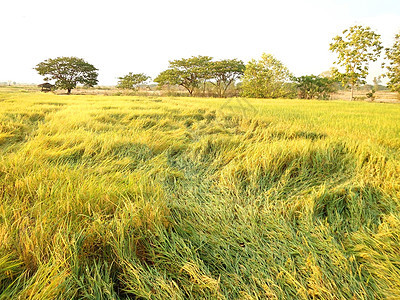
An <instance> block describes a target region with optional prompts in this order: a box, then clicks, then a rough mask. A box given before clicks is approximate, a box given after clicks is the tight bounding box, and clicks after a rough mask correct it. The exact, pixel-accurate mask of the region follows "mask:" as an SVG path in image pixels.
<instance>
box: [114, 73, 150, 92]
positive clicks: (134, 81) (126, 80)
mask: <svg viewBox="0 0 400 300" xmlns="http://www.w3.org/2000/svg"><path fill="white" fill-rule="evenodd" d="M118 79H119V81H118V85H117V88H120V89H131V90H136V89H137V88H138V86H139V85H140V84H142V83H144V82H146V81H147V80H149V79H150V76H147V75H145V74H143V73H139V74H133V73H131V72H130V73H129V74H128V75H125V76H123V77H118Z"/></svg>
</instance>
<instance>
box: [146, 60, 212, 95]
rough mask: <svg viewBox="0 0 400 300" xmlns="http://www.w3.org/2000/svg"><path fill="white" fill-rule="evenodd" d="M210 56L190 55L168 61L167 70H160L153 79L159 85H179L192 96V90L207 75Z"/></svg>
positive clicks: (206, 77)
mask: <svg viewBox="0 0 400 300" xmlns="http://www.w3.org/2000/svg"><path fill="white" fill-rule="evenodd" d="M211 60H212V57H209V56H200V55H199V56H192V57H190V58H182V59H177V60H172V61H170V62H169V67H168V69H167V70H165V71H163V72H161V73H160V74H159V75H158V76H157V77H156V78H155V79H154V82H157V83H158V84H159V85H160V86H164V85H180V86H182V87H184V88H185V89H186V90H187V91H188V92H189V94H190V96H193V92H194V90H195V89H196V88H198V87H199V86H200V84H201V83H202V82H204V80H206V79H208V77H209V68H208V67H209V63H210V61H211Z"/></svg>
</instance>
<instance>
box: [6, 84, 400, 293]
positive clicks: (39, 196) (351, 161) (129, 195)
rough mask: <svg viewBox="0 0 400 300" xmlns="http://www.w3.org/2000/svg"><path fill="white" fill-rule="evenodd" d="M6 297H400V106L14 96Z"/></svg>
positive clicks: (10, 104)
mask: <svg viewBox="0 0 400 300" xmlns="http://www.w3.org/2000/svg"><path fill="white" fill-rule="evenodd" d="M0 124H1V127H0V153H1V156H0V199H1V200H0V299H383V298H387V299H396V298H400V210H399V205H400V181H399V178H400V150H399V149H400V106H398V105H393V104H389V103H374V102H360V101H339V100H331V101H318V100H298V99H246V98H227V99H221V98H195V97H160V96H147V97H144V96H105V95H68V96H67V95H55V94H52V93H49V94H43V93H38V92H32V91H29V90H27V91H21V90H4V89H3V90H2V89H0Z"/></svg>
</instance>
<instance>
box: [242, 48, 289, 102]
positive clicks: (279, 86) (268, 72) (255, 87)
mask: <svg viewBox="0 0 400 300" xmlns="http://www.w3.org/2000/svg"><path fill="white" fill-rule="evenodd" d="M291 78H292V75H291V73H290V72H289V70H288V68H286V67H285V65H284V64H283V63H282V62H280V61H279V60H277V59H276V58H275V57H273V56H272V55H271V54H265V53H263V54H262V56H261V60H259V61H256V60H254V59H253V60H251V61H250V62H249V63H248V64H247V65H246V69H245V71H244V76H243V80H242V89H243V95H244V96H246V97H254V98H279V97H285V96H287V95H289V94H290V91H289V90H288V85H287V83H288V82H290V80H291Z"/></svg>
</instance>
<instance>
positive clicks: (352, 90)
mask: <svg viewBox="0 0 400 300" xmlns="http://www.w3.org/2000/svg"><path fill="white" fill-rule="evenodd" d="M353 100H354V84H352V85H351V99H350V101H353Z"/></svg>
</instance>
